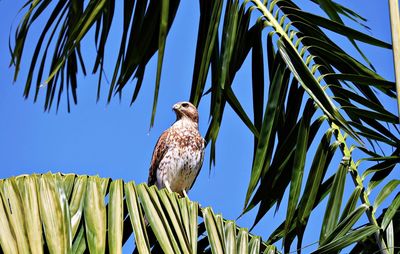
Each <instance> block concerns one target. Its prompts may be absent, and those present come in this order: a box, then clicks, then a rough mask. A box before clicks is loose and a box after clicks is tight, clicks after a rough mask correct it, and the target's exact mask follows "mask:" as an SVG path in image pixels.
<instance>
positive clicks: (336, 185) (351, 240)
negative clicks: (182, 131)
mask: <svg viewBox="0 0 400 254" xmlns="http://www.w3.org/2000/svg"><path fill="white" fill-rule="evenodd" d="M311 1H312V2H314V3H316V4H318V6H319V7H321V9H322V10H323V11H324V12H325V13H326V15H327V16H328V18H325V17H323V16H319V15H315V14H313V13H309V12H307V11H304V10H303V9H302V8H301V6H298V5H297V4H296V3H295V2H293V1H290V0H274V1H260V0H253V1H244V2H239V1H237V0H228V1H225V2H224V1H218V0H216V1H211V2H204V1H200V6H199V11H200V20H199V30H198V31H199V32H198V37H197V46H196V56H195V63H194V71H193V80H192V85H191V94H190V100H191V101H192V102H193V103H194V104H195V105H199V103H201V99H202V97H203V96H205V95H209V96H210V97H211V105H210V108H211V110H210V119H211V121H210V124H209V127H208V131H207V134H206V140H207V142H208V145H209V146H211V159H210V163H212V162H214V160H215V144H216V140H217V137H218V134H219V129H220V125H221V122H222V120H223V113H224V111H225V108H226V107H225V106H226V105H227V104H228V105H229V106H230V107H231V108H232V109H233V110H234V111H235V112H236V114H237V115H238V116H239V117H240V119H241V120H242V121H243V123H244V124H245V125H246V126H247V128H248V129H249V130H250V131H251V132H252V134H253V136H254V152H253V154H254V156H253V163H252V168H251V179H250V182H249V184H248V189H247V194H246V198H245V201H244V210H243V214H245V213H247V212H249V211H251V210H253V209H258V210H257V215H256V218H255V220H254V225H256V224H257V223H259V222H260V220H261V219H262V218H263V217H264V215H265V214H266V213H267V212H268V211H270V210H271V209H272V208H273V207H274V206H275V205H276V207H279V205H280V204H281V202H282V201H283V200H284V199H283V196H284V194H285V193H288V201H287V209H286V211H285V212H286V219H285V221H284V222H283V223H282V224H281V225H280V226H279V227H278V228H276V230H275V231H274V232H273V233H272V234H271V235H269V236H263V237H264V239H266V240H264V241H261V239H260V238H259V237H257V236H253V235H251V234H250V233H248V232H247V231H246V230H245V229H242V228H240V227H237V226H236V224H235V222H234V221H227V220H224V219H223V218H222V217H221V216H219V215H214V213H213V212H212V209H211V208H199V207H198V204H196V203H195V202H192V201H189V200H188V199H179V198H178V197H177V196H176V195H175V194H173V193H168V192H166V191H164V190H162V191H158V190H155V189H154V187H152V188H148V187H147V186H146V185H135V184H134V183H123V182H122V181H119V180H116V181H111V182H110V181H109V179H101V178H96V177H87V176H76V175H61V174H55V175H49V174H46V175H32V176H20V177H17V178H10V179H6V180H2V181H1V182H0V186H1V188H0V191H1V198H2V204H1V205H0V213H1V216H0V219H1V220H0V223H1V228H2V230H1V231H0V232H1V234H0V244H1V246H2V249H3V252H5V253H13V251H14V250H15V249H16V248H18V250H19V251H20V252H22V253H25V252H27V251H28V250H29V249H30V250H31V251H32V252H41V251H42V249H43V248H44V246H45V248H44V249H48V250H49V251H50V252H64V251H66V250H67V251H69V250H72V251H73V252H78V253H81V252H85V251H87V250H89V251H90V252H93V253H97V252H99V253H102V252H104V250H106V249H107V250H109V251H110V252H116V253H118V252H120V251H121V245H122V243H124V242H125V241H126V239H127V237H128V236H129V235H130V234H131V232H132V231H133V232H134V234H135V241H136V247H137V249H138V251H139V252H140V253H146V252H149V251H150V249H152V251H153V252H157V251H160V248H161V249H162V250H163V251H164V252H167V253H174V252H184V253H190V252H196V251H199V252H210V251H211V252H213V253H225V252H235V250H236V248H237V249H238V252H239V253H242V252H245V251H246V252H247V251H249V252H252V253H259V252H264V253H270V252H272V253H274V252H275V251H276V250H275V247H274V246H272V244H274V243H276V242H277V241H280V240H282V243H283V246H284V252H286V253H288V252H290V251H292V250H293V248H294V247H293V246H292V245H293V242H294V241H295V240H297V247H296V248H294V249H297V250H298V252H301V249H302V247H304V245H303V241H302V239H303V235H304V232H305V229H306V227H307V224H308V222H309V218H310V215H311V214H312V213H313V212H315V208H316V207H317V206H318V205H319V204H320V203H321V202H322V201H323V200H325V199H327V203H326V205H325V207H324V210H325V212H324V216H323V220H322V224H321V231H320V235H319V242H318V249H317V250H316V252H318V253H320V252H321V253H334V252H338V251H340V250H342V249H343V248H345V247H347V246H349V245H351V246H352V250H351V252H353V253H360V252H362V253H375V252H376V251H378V252H381V253H394V252H395V250H396V249H395V248H396V247H398V246H399V245H400V244H399V242H400V239H399V232H398V231H399V228H400V224H399V223H400V219H399V216H400V213H399V207H400V194H399V187H398V185H399V183H400V180H399V179H398V174H397V176H396V174H395V172H394V169H395V167H396V165H397V163H398V162H399V161H400V157H399V149H400V140H399V130H398V126H397V124H398V122H399V120H398V117H397V116H396V115H394V114H393V113H392V112H389V111H388V110H387V109H386V106H387V104H388V103H392V102H393V101H395V100H396V93H395V91H396V88H395V87H396V85H395V83H394V82H391V81H388V80H385V79H384V78H382V77H381V76H380V75H379V74H378V73H377V72H376V71H375V69H374V67H373V66H372V64H371V63H370V62H369V60H368V58H367V57H366V56H365V55H364V54H363V52H362V51H361V50H360V49H359V47H358V44H357V42H358V41H361V42H364V43H366V44H369V45H374V46H377V47H382V48H386V49H391V48H392V47H391V45H390V44H388V43H386V42H383V41H380V40H378V39H376V38H374V37H372V36H370V35H367V34H364V33H362V32H360V31H358V30H355V29H353V28H350V27H349V26H346V25H345V24H344V22H343V20H342V18H341V17H343V16H345V17H347V18H349V19H351V20H353V21H355V22H358V23H360V24H362V23H363V22H364V19H363V18H362V17H361V16H359V15H358V14H357V13H355V12H354V11H352V10H350V9H348V8H346V7H345V6H342V5H340V4H338V3H336V2H334V1H331V0H311ZM302 3H304V2H302V1H299V4H302ZM178 8H179V1H177V0H171V1H150V2H148V1H140V0H139V1H135V2H131V1H124V6H123V30H122V35H121V45H120V48H119V51H118V55H117V58H116V63H115V68H114V72H113V75H112V78H111V80H110V82H109V93H108V97H107V99H108V101H110V100H111V99H112V98H113V95H116V94H122V92H123V91H124V88H125V86H126V85H128V84H130V83H129V80H131V79H132V78H134V79H136V86H135V89H134V93H133V95H132V103H134V102H135V100H136V98H137V96H138V93H139V90H140V89H141V84H142V81H143V77H144V74H145V69H146V66H147V63H148V62H149V60H150V58H151V57H152V56H153V55H154V54H155V53H156V52H157V53H158V62H157V73H156V86H155V90H154V100H153V110H152V117H151V125H152V124H153V122H154V117H155V113H156V108H157V99H158V91H159V86H160V77H161V70H162V66H163V56H164V49H165V43H166V39H167V35H168V31H169V29H170V27H171V25H172V24H173V22H174V18H175V14H176V12H177V10H178ZM45 10H46V11H47V12H49V13H50V16H49V19H48V21H47V23H46V24H45V26H44V27H42V33H41V35H40V36H39V38H38V39H37V41H36V42H37V44H36V48H35V51H34V53H33V55H32V57H31V59H30V62H31V64H30V69H29V72H28V76H27V80H26V86H25V90H24V96H25V97H28V96H31V93H32V90H33V91H34V92H33V93H34V95H33V96H34V100H35V101H36V99H37V98H38V95H39V92H40V90H42V89H39V88H40V87H45V89H46V99H45V105H44V107H45V110H50V109H51V107H52V105H53V104H56V107H57V108H58V107H59V105H60V101H61V95H62V94H63V93H67V100H68V109H69V100H70V98H72V101H73V102H75V103H76V102H77V100H76V98H77V86H78V80H77V70H78V69H80V70H81V71H82V72H83V73H86V66H85V61H84V59H83V57H82V55H81V50H82V48H81V41H82V39H83V38H85V37H86V36H87V35H88V31H89V30H90V29H91V28H95V42H96V45H95V46H96V51H97V57H96V59H95V64H94V67H93V72H94V73H98V75H99V90H98V91H100V86H101V85H103V82H102V78H103V75H104V74H103V73H104V71H103V69H104V52H105V50H106V42H107V40H109V37H108V35H109V32H110V29H111V23H112V21H113V19H114V16H115V15H114V10H115V1H112V0H92V1H89V2H88V3H87V4H85V3H84V2H82V1H59V2H57V3H51V1H28V2H27V3H26V5H25V9H24V12H25V15H24V17H23V18H22V21H21V23H20V25H19V26H18V28H17V29H16V33H15V38H14V39H13V40H14V41H15V44H14V46H13V48H12V64H13V65H14V66H15V79H16V78H17V77H18V73H19V68H20V64H21V59H22V52H23V49H24V48H25V47H26V46H25V42H26V39H27V34H28V32H29V31H30V29H31V27H32V26H34V24H35V21H36V19H37V17H39V16H41V15H44V14H43V13H44V11H45ZM397 23H398V21H397ZM393 24H396V19H394V23H393ZM393 27H395V25H393ZM326 30H329V31H330V32H333V33H336V34H340V35H343V36H345V37H347V39H348V40H349V41H350V43H351V44H352V45H353V46H354V47H355V49H356V50H357V51H358V52H359V53H360V54H361V56H362V57H363V59H364V62H365V64H363V63H361V62H360V61H357V60H356V59H355V57H354V56H351V55H349V54H348V53H346V52H345V51H344V50H343V49H342V48H340V47H339V46H338V45H337V44H336V43H335V42H334V41H333V40H332V39H331V38H330V37H329V36H328V35H327V33H326V32H325V31H326ZM264 41H265V42H266V43H264ZM250 54H251V65H252V68H251V71H252V81H251V87H249V89H251V90H252V101H253V117H252V118H251V117H250V116H249V115H248V114H247V113H246V111H245V109H244V107H243V105H242V103H241V101H240V100H239V99H238V97H237V96H236V95H235V93H234V90H233V89H232V82H233V80H234V78H235V75H236V73H237V72H238V71H239V70H240V68H241V66H242V64H243V62H244V61H245V59H247V57H249V55H250ZM264 54H266V57H264ZM394 55H395V56H396V54H394ZM398 55H399V52H397V56H398ZM39 56H40V57H39ZM50 59H51V60H50ZM49 60H50V64H48V63H47V62H48V61H49ZM265 64H267V66H268V67H267V68H265V67H264V65H265ZM46 68H48V70H49V73H48V74H47V75H44V70H45V69H46ZM209 72H210V74H209ZM397 74H398V73H397ZM209 75H210V77H211V85H210V88H209V89H206V84H207V77H208V76H209ZM264 76H268V81H265V80H264ZM34 80H36V82H34ZM265 95H266V96H267V98H268V99H267V100H266V101H265V100H264V96H265ZM99 96H100V93H99V92H98V97H99ZM54 99H56V100H54ZM313 142H317V144H318V147H317V148H316V149H315V150H314V149H310V146H311V144H312V143H313ZM388 151H389V152H388ZM335 155H336V156H338V155H339V156H340V157H342V160H341V161H340V162H338V163H336V162H335V160H333V159H332V158H333V157H334V156H335ZM306 160H307V161H310V162H312V163H311V166H310V167H309V168H306V166H305V164H306V163H305V162H306ZM335 164H336V165H335ZM330 168H334V169H335V170H334V173H333V174H330V175H329V174H328V173H327V172H328V169H330ZM305 175H307V178H305V177H303V176H305ZM347 179H351V180H352V181H353V182H354V186H353V191H352V192H351V193H350V194H349V195H345V194H344V187H345V182H346V180H347ZM381 183H382V184H381ZM380 184H381V185H383V186H381V185H380ZM372 192H377V195H376V196H374V195H371V193H372ZM106 195H108V196H107V197H108V202H107V204H105V201H104V200H105V196H106ZM389 197H390V198H392V199H393V200H392V202H390V203H389V205H388V206H387V207H381V205H382V203H383V201H384V200H385V199H387V198H389ZM124 207H126V209H125V208H124ZM383 208H384V209H383ZM378 212H380V214H377V213H378ZM82 214H83V215H82ZM128 215H129V216H128ZM198 215H201V217H202V219H201V220H200V224H199V220H198ZM362 216H366V217H367V219H368V222H367V223H365V224H362V225H360V222H361V221H362V220H361V217H362ZM145 221H148V224H149V226H148V227H146V225H147V224H146V223H145ZM42 225H43V226H42ZM254 225H253V226H254ZM42 228H43V230H42ZM150 228H151V230H150ZM38 232H39V233H38ZM42 242H43V243H44V244H42Z"/></svg>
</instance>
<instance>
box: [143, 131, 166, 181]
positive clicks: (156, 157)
mask: <svg viewBox="0 0 400 254" xmlns="http://www.w3.org/2000/svg"><path fill="white" fill-rule="evenodd" d="M168 133H169V132H168V131H164V132H163V133H162V134H161V136H160V137H159V138H158V141H157V144H156V146H155V147H154V151H153V156H152V158H151V163H150V169H149V178H148V180H147V184H148V185H149V186H150V185H153V184H155V183H156V181H157V168H158V165H159V164H160V161H161V160H162V158H163V157H164V155H165V153H166V152H167V150H168V149H167V148H168V147H167V144H166V140H167V136H168Z"/></svg>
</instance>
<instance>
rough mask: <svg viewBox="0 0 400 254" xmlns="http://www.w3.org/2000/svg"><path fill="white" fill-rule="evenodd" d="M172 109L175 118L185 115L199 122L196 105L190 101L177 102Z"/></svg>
mask: <svg viewBox="0 0 400 254" xmlns="http://www.w3.org/2000/svg"><path fill="white" fill-rule="evenodd" d="M172 109H173V110H174V111H175V113H176V118H177V120H179V119H181V118H183V117H187V118H189V119H190V120H192V121H194V122H195V123H198V122H199V113H198V112H197V109H196V107H195V106H194V105H193V104H192V103H190V102H187V101H183V102H178V103H176V104H175V105H174V106H173V107H172Z"/></svg>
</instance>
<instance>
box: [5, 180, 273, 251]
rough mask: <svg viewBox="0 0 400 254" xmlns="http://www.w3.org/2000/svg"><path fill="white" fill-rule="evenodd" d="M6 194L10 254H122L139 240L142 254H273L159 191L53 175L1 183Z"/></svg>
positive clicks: (231, 225)
mask: <svg viewBox="0 0 400 254" xmlns="http://www.w3.org/2000/svg"><path fill="white" fill-rule="evenodd" d="M0 193H1V198H0V218H1V219H0V224H1V226H2V227H1V230H0V245H1V249H2V252H4V253H15V252H16V251H17V252H19V253H30V252H31V253H43V252H47V251H48V252H50V253H55V252H57V253H61V252H68V253H70V252H71V253H84V252H87V251H89V252H90V253H105V252H107V253H122V247H123V245H124V244H125V243H126V241H127V239H128V237H129V236H130V235H131V234H132V232H133V233H134V235H135V246H136V248H137V250H138V252H139V253H150V252H155V253H156V252H157V251H156V249H159V248H160V249H161V250H162V251H163V252H164V253H197V252H199V253H204V252H205V251H207V250H208V249H210V248H211V250H212V252H213V253H236V249H237V250H239V251H240V253H263V251H265V250H267V249H268V250H271V246H269V245H267V244H265V243H264V242H262V240H261V238H260V237H259V236H254V235H252V234H250V233H249V232H248V231H247V229H244V228H240V227H238V226H236V224H235V222H234V221H230V220H226V219H224V218H223V217H222V216H221V215H220V214H217V215H216V214H214V212H213V211H212V209H211V208H210V207H205V208H202V207H199V204H198V203H196V202H193V201H190V200H189V199H188V198H179V197H178V194H176V193H169V192H168V191H166V190H165V189H163V190H158V189H157V188H156V187H155V186H152V187H148V186H147V185H145V184H139V185H136V184H135V183H134V182H128V183H124V182H123V181H122V180H114V181H112V180H111V179H109V178H99V177H97V176H85V175H79V176H78V175H74V174H67V175H63V174H60V173H57V174H50V173H47V174H43V175H21V176H17V177H12V178H8V179H3V180H0ZM199 213H200V214H199ZM199 216H200V217H202V218H204V219H203V222H201V220H199ZM204 225H205V227H204ZM230 250H231V251H230ZM242 250H243V252H242ZM271 253H277V252H276V251H275V250H274V251H273V252H271Z"/></svg>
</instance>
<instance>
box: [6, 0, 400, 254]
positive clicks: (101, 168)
mask: <svg viewBox="0 0 400 254" xmlns="http://www.w3.org/2000/svg"><path fill="white" fill-rule="evenodd" d="M24 2H25V1H7V0H3V1H0V17H1V22H0V56H1V57H0V121H1V123H0V124H1V131H0V165H1V167H0V168H1V170H0V178H6V177H10V176H15V175H19V174H31V173H44V172H48V171H52V172H63V173H70V172H73V173H76V174H88V175H96V174H98V175H100V176H101V177H111V178H112V179H119V178H122V179H123V180H124V181H131V180H134V181H135V182H137V183H141V182H145V181H147V175H148V168H149V163H150V158H151V154H152V151H153V147H154V145H155V143H156V141H157V139H158V137H159V135H160V134H161V133H162V131H163V130H165V129H166V128H168V127H169V126H170V125H171V124H172V123H173V122H174V120H175V115H174V113H173V111H172V110H171V107H172V105H173V104H174V103H175V102H177V101H183V100H187V99H188V98H189V94H190V84H191V79H192V72H193V63H194V55H195V47H196V37H197V27H198V23H197V22H198V16H199V13H198V2H197V1H181V6H180V8H179V10H178V13H177V15H176V19H175V22H174V24H173V26H172V29H171V31H170V33H169V36H168V39H167V44H166V50H165V57H164V67H163V72H162V79H161V88H160V97H159V103H158V109H157V114H156V120H155V125H154V128H152V129H150V130H149V125H150V115H151V107H152V98H153V89H154V84H155V74H156V69H155V67H156V64H157V63H156V61H157V57H153V59H152V60H151V61H150V63H149V65H148V67H147V69H146V74H145V79H144V82H143V86H142V90H141V92H140V94H139V97H138V99H137V102H135V103H134V105H133V106H132V107H130V106H129V103H130V98H131V95H132V91H133V88H134V84H135V83H134V82H132V83H131V84H130V85H129V86H128V87H127V89H125V90H124V94H123V97H122V100H121V101H119V100H118V98H116V97H115V98H114V99H113V100H112V102H111V104H109V105H107V103H106V96H105V95H106V93H107V91H108V85H107V84H106V83H104V82H103V90H102V97H101V99H100V101H99V102H98V103H96V89H97V76H92V75H88V76H87V77H83V76H82V75H80V78H79V80H78V106H72V110H71V113H67V107H66V100H65V99H66V98H65V97H64V98H63V99H64V100H63V101H62V103H61V108H60V110H59V112H58V113H57V114H56V112H55V110H54V109H53V110H52V111H51V112H50V113H46V112H43V101H44V94H45V91H43V92H42V94H41V96H40V99H39V101H38V103H36V104H33V99H32V98H29V99H28V100H24V99H23V97H22V93H23V89H24V84H25V80H26V73H27V69H28V67H29V59H30V56H31V54H32V51H33V49H34V47H35V45H36V39H37V37H38V36H39V34H38V33H39V32H40V31H41V29H40V28H38V26H35V27H34V28H33V29H32V31H31V33H30V36H29V37H28V41H27V43H26V46H27V47H26V48H25V51H24V56H25V58H24V59H25V60H24V61H23V63H22V66H21V72H20V75H19V79H18V80H17V81H16V82H15V83H13V81H12V79H13V72H14V69H13V68H11V69H10V68H8V66H9V62H10V54H9V51H8V36H9V32H10V27H11V26H13V28H15V27H16V26H17V24H18V21H19V20H20V17H21V15H17V13H18V10H19V9H20V7H21V6H22V5H23V3H24ZM116 2H117V7H116V8H117V10H116V14H115V16H116V19H115V20H114V23H113V30H112V32H113V33H112V35H111V36H110V38H113V39H111V40H110V41H109V42H108V45H107V47H108V50H107V52H106V54H107V55H106V61H107V62H106V65H105V72H106V74H107V76H108V77H110V76H111V75H112V71H113V65H114V63H115V57H116V55H117V53H118V52H117V49H118V47H119V41H120V31H121V27H122V25H121V21H122V12H118V9H121V7H122V6H121V4H122V1H116ZM300 2H301V3H300ZM300 2H299V4H300V6H305V8H306V9H307V10H310V11H312V12H314V13H315V12H317V13H322V12H321V11H320V10H319V9H318V8H317V7H316V6H315V4H313V3H312V2H311V1H300ZM303 2H304V4H303ZM338 2H340V3H343V4H344V5H346V6H348V7H350V8H351V9H353V10H356V11H358V12H359V14H361V15H362V16H364V17H366V18H367V19H368V22H367V23H366V24H367V25H368V26H369V27H371V31H367V30H365V29H362V28H360V26H357V25H355V24H353V23H349V21H348V20H347V19H345V21H346V22H348V23H349V24H352V26H353V27H355V28H357V29H362V31H363V32H366V33H368V34H370V35H372V36H374V37H376V38H379V39H381V40H383V41H386V42H390V30H389V12H388V6H387V1H372V0H369V1H365V0H352V1H338ZM117 13H121V15H120V16H118V15H117ZM43 21H44V20H43V19H42V20H40V21H39V23H38V24H39V25H40V24H43ZM92 35H93V31H91V32H90V35H89V37H88V39H86V40H85V41H84V43H83V45H82V46H83V50H82V52H83V56H84V58H85V59H87V60H88V61H87V62H86V63H87V67H88V69H91V67H92V66H93V58H94V57H93V56H94V53H95V52H94V46H93V45H94V44H93V36H92ZM335 38H337V39H336V40H337V41H338V43H339V44H340V45H342V46H343V47H344V48H345V49H346V51H348V52H353V53H351V54H352V55H355V56H356V57H357V58H358V59H360V57H359V55H358V54H357V53H354V50H353V48H352V46H351V45H350V44H349V43H348V42H347V40H345V39H343V38H341V37H335ZM359 45H360V46H361V48H362V49H363V50H364V51H365V52H366V54H367V56H368V57H369V58H370V59H371V60H372V62H373V64H374V66H375V67H376V69H377V71H378V73H379V74H380V75H382V76H383V77H385V78H387V79H389V80H393V79H394V78H393V67H392V66H393V63H392V56H391V52H390V51H389V50H385V49H381V48H372V47H368V46H365V45H363V44H362V43H360V44H359ZM155 56H157V55H155ZM360 61H361V60H360ZM250 63H251V59H250V57H249V58H248V59H247V60H246V62H245V64H244V66H243V68H242V69H241V71H240V72H239V73H238V74H237V76H236V79H235V81H234V85H233V87H234V90H235V93H236V95H237V96H238V97H239V99H240V101H241V102H242V103H243V105H244V106H245V109H246V111H247V113H248V115H250V116H252V112H251V110H252V106H251V105H252V101H251V89H250V87H251V85H250V82H251V72H250ZM89 72H90V71H89ZM209 85H210V83H208V84H207V86H209ZM388 107H389V110H391V111H392V112H396V105H395V104H394V103H393V104H390V105H388ZM199 111H200V131H201V133H202V134H203V135H204V134H205V132H206V130H207V126H208V112H209V97H205V98H204V99H203V100H202V102H201V105H200V107H199ZM252 151H253V138H252V135H251V132H250V131H249V130H248V129H247V128H246V127H245V126H244V124H243V123H242V122H241V120H240V119H239V118H238V117H237V116H236V115H235V113H234V112H233V111H232V110H231V108H230V107H229V106H227V108H226V112H225V114H224V119H223V122H222V126H221V130H220V135H219V137H218V142H217V155H216V166H215V167H212V169H211V171H209V170H208V169H209V168H208V164H209V149H207V150H206V158H205V161H204V166H203V169H202V172H201V173H200V175H199V177H198V179H197V182H196V184H195V185H194V188H193V189H192V190H191V191H190V193H189V196H190V198H191V199H192V200H195V201H198V202H199V203H200V204H201V205H203V206H212V207H213V209H214V211H215V212H217V213H222V214H223V216H224V217H225V218H228V219H235V218H237V216H238V215H239V214H240V213H241V210H242V207H243V202H244V197H245V194H246V188H247V184H248V181H249V178H250V170H251V160H252ZM338 159H340V158H339V157H338ZM336 167H337V163H332V165H331V171H330V172H333V170H336ZM350 184H351V182H350ZM348 188H349V190H352V189H353V186H351V185H350V186H349V187H348ZM285 197H286V198H287V196H285ZM285 202H286V200H285V201H284V202H283V203H282V207H281V209H280V210H279V212H278V213H277V214H276V215H274V214H273V211H271V212H269V213H268V214H267V216H266V217H265V218H264V219H263V220H262V221H261V222H260V223H259V225H258V226H257V227H256V228H255V229H254V231H253V233H255V234H260V235H262V236H264V237H268V236H269V234H270V233H271V232H272V231H273V230H274V229H275V228H276V227H277V226H278V225H279V224H280V223H281V222H282V220H283V218H284V217H285V215H286V204H285ZM323 212H324V210H323V209H321V208H320V209H319V210H318V212H316V213H314V214H313V215H312V217H311V220H310V224H309V226H308V228H307V233H306V235H305V238H304V241H303V243H304V245H305V244H309V243H312V242H315V241H317V240H318V238H317V237H318V235H319V234H316V233H315V232H319V231H320V221H321V218H322V217H323ZM253 219H254V212H252V213H250V214H249V215H246V216H244V217H243V218H241V219H240V220H239V221H238V224H239V225H241V226H244V227H250V226H251V224H252V222H253ZM315 230H316V231H315ZM313 232H314V233H313ZM278 246H279V247H280V245H278ZM315 247H316V246H313V247H311V248H310V250H311V249H314V248H315ZM308 250H309V249H307V250H306V251H305V253H307V252H308Z"/></svg>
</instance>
